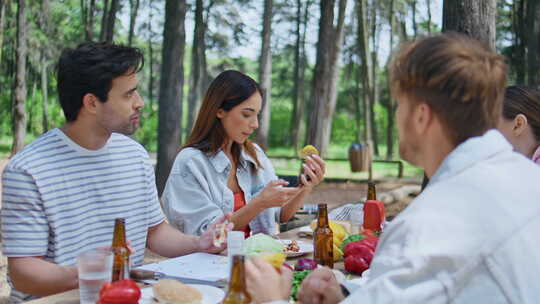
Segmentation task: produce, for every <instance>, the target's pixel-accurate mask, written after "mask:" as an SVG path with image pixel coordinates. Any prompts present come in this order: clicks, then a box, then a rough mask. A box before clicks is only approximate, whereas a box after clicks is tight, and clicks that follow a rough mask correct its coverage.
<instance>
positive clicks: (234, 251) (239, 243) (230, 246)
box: [227, 231, 244, 266]
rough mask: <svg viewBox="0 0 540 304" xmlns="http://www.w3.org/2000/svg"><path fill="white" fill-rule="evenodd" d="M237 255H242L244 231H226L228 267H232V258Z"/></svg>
mask: <svg viewBox="0 0 540 304" xmlns="http://www.w3.org/2000/svg"><path fill="white" fill-rule="evenodd" d="M238 254H244V231H228V232H227V255H228V260H229V265H231V266H232V257H233V256H234V255H238Z"/></svg>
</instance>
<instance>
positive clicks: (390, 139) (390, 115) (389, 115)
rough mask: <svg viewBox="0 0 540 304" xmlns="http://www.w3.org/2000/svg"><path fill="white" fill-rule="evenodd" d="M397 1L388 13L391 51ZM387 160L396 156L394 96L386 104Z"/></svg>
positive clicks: (388, 65) (391, 0)
mask: <svg viewBox="0 0 540 304" xmlns="http://www.w3.org/2000/svg"><path fill="white" fill-rule="evenodd" d="M395 2H396V1H395V0H390V10H389V12H388V21H389V23H390V34H389V36H390V49H392V48H393V47H394V31H395V16H394V13H395ZM389 68H390V58H388V62H387V63H386V75H387V77H386V83H387V87H388V90H389V91H390V77H389V75H390V70H389ZM386 123H387V124H386V159H392V155H393V154H394V105H393V100H392V96H391V95H390V94H388V100H387V104H386Z"/></svg>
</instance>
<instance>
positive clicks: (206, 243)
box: [197, 213, 234, 253]
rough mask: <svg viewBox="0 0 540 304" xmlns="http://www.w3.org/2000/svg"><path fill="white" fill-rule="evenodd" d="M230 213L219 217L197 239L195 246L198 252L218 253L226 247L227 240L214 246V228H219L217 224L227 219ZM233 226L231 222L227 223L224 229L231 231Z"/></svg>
mask: <svg viewBox="0 0 540 304" xmlns="http://www.w3.org/2000/svg"><path fill="white" fill-rule="evenodd" d="M231 215H232V213H227V214H225V216H223V217H220V218H219V219H218V220H217V221H216V222H215V223H213V224H212V225H211V226H210V229H208V230H207V231H206V232H205V233H203V234H202V235H201V236H200V237H199V238H198V240H197V247H198V251H199V252H207V253H220V252H222V251H223V250H224V249H225V248H226V247H227V242H224V243H223V244H221V246H219V247H216V246H214V230H216V229H219V226H220V225H222V224H224V223H225V221H228V220H229V218H230V217H231ZM233 227H234V224H233V223H228V224H227V227H226V230H227V231H231V230H232V229H233Z"/></svg>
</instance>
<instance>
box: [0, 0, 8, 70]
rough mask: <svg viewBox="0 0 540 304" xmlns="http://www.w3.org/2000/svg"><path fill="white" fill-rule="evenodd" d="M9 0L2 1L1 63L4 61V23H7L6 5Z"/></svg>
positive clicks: (0, 22) (0, 27) (0, 28)
mask: <svg viewBox="0 0 540 304" xmlns="http://www.w3.org/2000/svg"><path fill="white" fill-rule="evenodd" d="M8 5H9V0H5V1H4V0H2V1H0V63H2V50H3V49H4V23H6V6H8Z"/></svg>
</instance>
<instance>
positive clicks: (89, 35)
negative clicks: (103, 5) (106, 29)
mask: <svg viewBox="0 0 540 304" xmlns="http://www.w3.org/2000/svg"><path fill="white" fill-rule="evenodd" d="M95 13H96V0H90V11H89V12H88V19H87V23H86V27H85V30H84V33H85V37H86V41H92V39H94V14H95Z"/></svg>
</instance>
